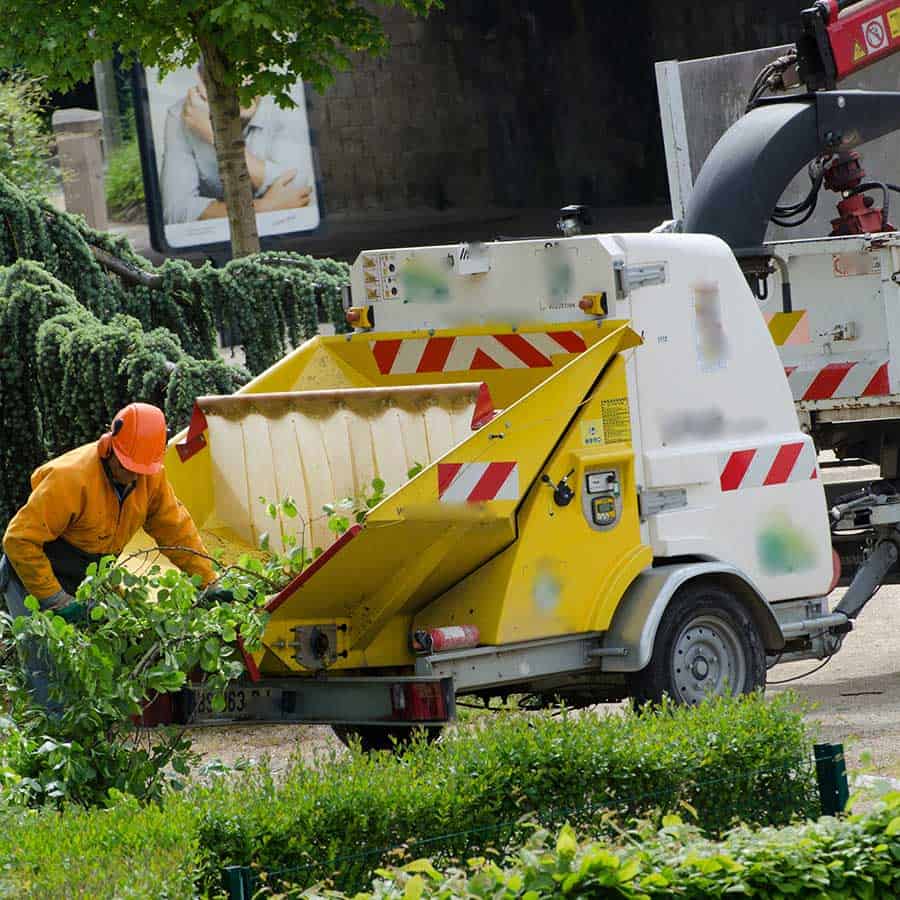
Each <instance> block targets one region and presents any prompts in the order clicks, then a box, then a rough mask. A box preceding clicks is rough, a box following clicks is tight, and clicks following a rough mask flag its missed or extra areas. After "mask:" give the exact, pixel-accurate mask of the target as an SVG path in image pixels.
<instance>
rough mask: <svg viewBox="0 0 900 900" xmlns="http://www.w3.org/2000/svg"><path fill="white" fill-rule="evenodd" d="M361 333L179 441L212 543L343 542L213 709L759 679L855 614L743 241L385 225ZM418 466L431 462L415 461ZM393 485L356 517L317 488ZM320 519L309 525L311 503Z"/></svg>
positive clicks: (235, 399)
mask: <svg viewBox="0 0 900 900" xmlns="http://www.w3.org/2000/svg"><path fill="white" fill-rule="evenodd" d="M347 314H348V319H349V320H350V321H351V322H353V323H354V325H355V328H354V330H353V332H352V333H350V334H346V335H335V336H318V337H315V338H313V339H312V340H310V341H308V342H307V343H305V344H304V345H302V346H301V347H299V348H298V349H297V350H296V351H294V352H293V353H291V354H290V355H288V356H287V357H285V358H284V359H283V360H282V361H281V362H279V363H278V364H277V365H276V366H274V367H273V368H271V369H270V370H268V371H267V372H265V373H263V374H262V375H260V376H259V377H258V378H256V379H255V380H254V381H253V382H251V383H250V384H249V385H248V386H247V387H245V388H244V389H243V390H242V391H240V392H239V393H237V394H235V395H232V396H228V397H202V398H198V400H197V403H196V407H195V410H194V416H193V419H192V422H191V426H190V428H189V429H188V430H187V431H186V432H185V433H183V434H181V435H180V436H178V438H176V439H175V440H174V441H173V443H172V444H171V446H170V447H169V450H168V454H167V458H166V469H167V472H168V475H169V478H170V479H171V481H172V483H173V485H174V487H175V490H176V492H177V494H178V496H179V497H180V499H181V500H182V502H184V503H185V505H186V506H187V507H188V509H189V510H190V511H191V513H192V515H193V516H194V519H195V521H196V522H197V523H198V525H199V526H200V528H201V530H202V532H203V534H204V538H205V540H206V542H207V545H208V547H209V548H210V549H211V550H215V549H219V548H221V549H223V551H224V553H225V559H226V560H234V559H235V558H236V556H237V555H239V554H240V553H242V552H246V551H248V550H252V549H253V548H254V547H256V546H257V544H258V542H259V540H260V537H261V535H262V533H263V532H268V533H269V540H270V541H271V542H272V544H273V545H274V546H278V545H279V541H280V540H281V537H280V536H279V534H278V532H280V530H281V526H280V524H273V522H272V521H271V520H270V519H269V518H267V515H266V510H265V507H264V505H263V504H262V503H261V502H260V500H259V498H261V497H262V498H268V499H269V500H278V499H280V498H283V497H286V496H290V497H291V498H292V499H293V502H294V504H295V505H296V507H297V510H298V516H297V517H296V519H292V520H291V521H290V523H287V522H285V523H283V524H284V525H285V526H286V527H287V525H290V528H291V529H292V530H293V532H294V533H297V532H298V530H299V529H302V532H303V541H304V542H305V543H306V545H308V546H318V547H321V548H322V550H323V552H322V553H321V555H320V556H318V558H317V559H316V560H315V561H314V562H313V563H312V564H311V565H309V566H308V567H307V568H306V569H305V570H304V571H303V572H302V573H301V574H300V575H299V576H298V577H297V578H296V579H295V580H294V581H293V582H292V583H291V584H290V585H289V586H288V587H287V588H285V589H284V590H283V591H282V592H281V593H280V594H278V595H277V596H274V597H272V598H271V599H270V600H269V610H270V612H271V618H270V621H269V624H268V626H267V629H266V632H265V635H264V638H263V646H262V648H261V650H260V651H259V652H257V653H254V654H253V655H252V656H250V655H248V656H247V659H246V662H247V674H246V677H245V678H244V679H243V680H242V681H241V682H240V683H236V684H234V685H233V686H232V688H231V689H230V690H229V693H228V698H227V701H228V702H227V708H226V711H225V712H224V713H221V714H214V713H213V712H212V711H211V709H210V704H209V702H208V698H207V697H206V696H205V695H204V692H203V689H202V688H196V689H191V690H188V691H186V692H185V694H184V696H183V698H182V709H181V710H180V715H181V716H182V717H183V718H185V719H188V718H190V719H191V720H192V721H200V722H213V721H219V722H221V721H280V722H285V721H290V722H326V723H329V724H332V725H333V726H334V727H335V729H336V730H337V731H338V733H339V734H341V735H343V736H346V735H347V734H348V733H351V732H356V733H359V734H360V735H362V737H363V740H364V743H365V744H366V745H368V746H384V745H386V744H387V742H388V738H389V737H390V736H391V735H396V734H398V733H401V734H402V733H409V730H410V727H411V726H414V725H418V726H422V727H425V728H431V729H439V727H440V726H441V725H442V724H444V723H445V722H447V721H449V720H451V719H452V718H453V716H454V703H455V697H456V696H459V695H476V696H480V697H483V698H484V697H492V696H501V697H503V696H507V695H511V694H518V695H527V697H528V700H529V701H530V702H532V703H534V704H540V703H552V702H556V701H557V700H564V701H565V702H566V703H568V704H570V705H573V706H577V705H585V704H589V703H596V702H599V701H606V700H615V699H620V698H622V697H626V696H635V697H638V698H643V699H653V698H657V697H660V696H661V695H662V694H663V693H669V694H671V695H672V696H674V697H676V698H677V699H679V700H681V701H684V702H696V701H698V700H699V699H701V698H702V697H704V696H706V695H707V694H710V693H713V694H717V693H723V692H726V691H749V690H753V689H756V688H758V687H761V686H762V685H764V684H765V679H766V667H767V664H769V665H771V664H772V663H775V662H782V661H787V660H796V659H802V658H807V657H821V656H822V654H823V653H833V652H835V651H836V650H837V649H838V648H839V647H840V645H841V641H842V639H843V635H844V633H845V632H846V631H847V630H849V625H848V619H847V616H846V615H844V614H843V613H842V612H840V611H836V612H829V609H828V604H827V601H826V595H827V594H828V592H829V590H830V588H831V587H832V585H833V583H834V581H835V569H834V559H833V552H832V547H831V539H830V531H829V520H828V514H827V510H826V503H825V495H824V491H823V488H822V483H821V480H820V477H819V471H818V467H817V461H816V453H815V448H814V446H813V443H812V441H811V439H810V438H809V436H808V435H806V434H805V433H803V432H802V431H801V430H800V429H799V427H798V424H797V416H796V412H795V409H794V404H793V399H792V397H791V392H790V389H789V387H788V384H787V382H786V380H785V377H784V371H783V368H782V364H781V361H780V359H779V356H778V353H777V350H776V348H775V346H774V345H773V343H772V341H771V339H770V336H769V332H768V330H767V328H766V323H765V321H764V319H763V317H762V316H761V315H760V313H759V311H758V309H757V308H756V305H755V302H754V301H753V298H752V296H751V294H750V291H749V288H748V286H747V282H746V280H745V279H744V276H743V274H742V272H741V270H740V268H739V266H738V264H737V262H736V260H735V257H734V255H733V254H732V252H731V251H730V250H729V248H728V246H727V245H726V244H724V243H723V242H722V241H721V240H719V239H718V238H715V237H711V236H707V235H690V236H688V235H667V234H659V235H656V234H651V235H647V234H642V235H582V236H574V237H560V238H553V239H541V240H523V241H502V242H497V243H491V244H460V245H448V246H440V247H426V248H415V249H395V250H383V251H373V252H367V253H363V254H362V255H361V256H360V257H359V258H358V259H357V261H356V263H355V265H354V266H353V270H352V300H350V301H349V302H348V309H347ZM410 476H411V477H410ZM375 478H377V479H380V480H382V481H384V482H385V484H386V491H385V496H384V498H383V499H382V500H381V501H380V502H379V503H378V504H377V505H375V506H374V508H372V509H371V510H370V511H369V513H368V515H367V517H366V518H365V521H364V522H363V523H362V524H354V525H353V527H351V528H350V529H349V530H348V531H347V532H346V533H345V534H343V535H342V536H340V537H339V538H338V539H337V540H331V539H332V538H333V534H331V533H330V532H329V530H328V516H327V514H325V513H323V507H325V506H327V505H328V504H330V503H333V502H335V501H339V500H340V499H341V498H343V497H358V496H360V495H362V494H364V493H365V491H366V488H367V486H368V485H370V484H371V482H372V480H373V479H375ZM298 523H301V524H298Z"/></svg>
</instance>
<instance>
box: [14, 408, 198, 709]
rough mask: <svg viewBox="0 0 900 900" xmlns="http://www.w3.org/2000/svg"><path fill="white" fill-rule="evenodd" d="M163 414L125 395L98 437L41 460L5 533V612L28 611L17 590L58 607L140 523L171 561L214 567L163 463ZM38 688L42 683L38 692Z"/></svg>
mask: <svg viewBox="0 0 900 900" xmlns="http://www.w3.org/2000/svg"><path fill="white" fill-rule="evenodd" d="M165 449H166V420H165V416H164V415H163V413H162V410H160V409H158V408H157V407H155V406H151V405H150V404H148V403H132V404H130V405H129V406H126V407H125V408H124V409H123V410H121V411H120V412H119V413H118V414H117V415H116V417H115V418H114V419H113V422H112V425H111V426H110V430H109V431H108V432H107V433H106V434H104V435H103V436H102V437H101V438H100V439H99V440H98V441H95V442H93V443H90V444H85V445H84V446H82V447H77V448H76V449H74V450H70V451H69V452H68V453H64V454H63V455H62V456H59V457H57V458H56V459H53V460H51V461H50V462H48V463H45V464H44V465H43V466H41V467H40V468H38V469H36V470H35V472H34V474H33V475H32V476H31V496H30V497H29V498H28V502H27V503H26V504H25V505H24V506H23V507H22V508H21V509H20V510H19V511H18V512H17V513H16V515H15V516H14V517H13V519H12V521H11V522H10V523H9V527H8V528H7V529H6V534H5V536H4V538H3V550H4V551H5V555H4V557H3V558H2V560H0V594H3V595H4V596H5V598H6V604H7V608H8V609H9V612H10V614H11V615H13V616H14V617H15V616H18V615H28V614H29V613H28V609H27V608H26V606H25V598H26V597H27V596H28V595H29V594H31V595H32V596H34V597H35V598H36V599H37V600H38V602H39V604H40V607H41V609H44V610H46V609H54V610H63V609H65V607H67V606H69V605H70V604H72V602H73V599H74V594H75V592H76V591H77V590H78V585H79V584H81V582H82V580H83V579H84V577H85V573H86V570H87V568H88V566H89V565H90V564H91V563H93V562H97V561H99V560H100V559H101V558H102V557H104V556H118V555H119V554H120V553H121V552H122V550H123V549H124V548H125V547H126V546H127V544H128V543H129V541H130V540H131V539H132V537H134V535H135V534H136V533H137V531H138V530H139V529H141V528H144V529H145V530H146V531H147V532H148V533H149V534H150V536H151V537H152V538H153V539H154V540H155V541H156V542H157V544H159V545H160V546H162V547H176V548H180V549H174V550H172V549H167V550H165V554H166V556H168V558H169V559H170V560H171V561H172V562H173V563H174V564H175V565H177V566H178V567H179V568H181V569H183V570H184V571H186V572H188V573H190V574H191V575H199V576H200V580H201V584H202V585H203V586H206V585H208V584H209V583H210V582H212V581H213V580H214V579H215V577H216V575H215V571H214V570H213V568H212V566H211V564H210V561H209V559H208V557H207V555H206V549H205V548H204V546H203V541H202V540H201V538H200V535H199V533H198V532H197V527H196V526H195V525H194V522H193V520H192V519H191V516H190V514H189V513H188V511H187V510H186V509H185V508H184V506H183V505H182V504H181V503H180V502H179V500H178V499H177V497H176V496H175V492H174V491H173V490H172V486H171V485H170V484H169V481H168V479H167V478H166V473H165V471H164V470H163V464H162V460H163V454H164V453H165ZM36 693H38V694H43V693H45V691H44V690H38V691H36Z"/></svg>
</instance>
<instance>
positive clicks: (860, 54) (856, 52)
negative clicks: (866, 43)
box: [853, 41, 866, 62]
mask: <svg viewBox="0 0 900 900" xmlns="http://www.w3.org/2000/svg"><path fill="white" fill-rule="evenodd" d="M865 58H866V51H865V50H863V45H862V44H861V43H860V42H859V41H854V42H853V62H859V61H860V60H861V59H865Z"/></svg>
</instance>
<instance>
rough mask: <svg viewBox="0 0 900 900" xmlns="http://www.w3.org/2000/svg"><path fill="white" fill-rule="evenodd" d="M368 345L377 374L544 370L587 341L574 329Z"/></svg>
mask: <svg viewBox="0 0 900 900" xmlns="http://www.w3.org/2000/svg"><path fill="white" fill-rule="evenodd" d="M371 347H372V355H373V356H374V357H375V364H376V365H377V366H378V371H379V372H381V374H382V375H413V374H416V373H420V372H469V371H472V370H479V369H481V370H483V369H539V368H545V367H548V366H552V365H553V360H552V359H551V357H552V356H556V355H558V354H560V353H572V354H574V353H584V351H585V350H586V349H587V344H586V343H585V340H584V338H583V337H582V336H581V335H580V334H579V333H578V332H577V331H534V332H529V333H517V334H481V335H478V334H466V335H459V336H457V337H432V338H409V339H401V338H397V339H394V340H383V341H372V343H371Z"/></svg>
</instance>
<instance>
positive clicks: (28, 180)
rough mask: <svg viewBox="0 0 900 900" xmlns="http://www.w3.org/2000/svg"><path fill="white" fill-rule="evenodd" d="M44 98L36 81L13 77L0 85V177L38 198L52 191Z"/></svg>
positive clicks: (45, 100)
mask: <svg viewBox="0 0 900 900" xmlns="http://www.w3.org/2000/svg"><path fill="white" fill-rule="evenodd" d="M46 102H47V96H46V94H45V93H44V89H43V87H42V86H41V82H40V81H39V80H38V79H36V78H28V77H26V76H23V75H12V76H9V77H7V78H6V79H5V80H3V81H0V175H4V176H6V177H7V178H9V179H10V180H11V181H14V182H15V183H16V184H17V185H19V187H21V188H23V189H24V190H26V191H30V192H32V193H35V194H39V195H41V196H46V195H47V194H49V193H50V191H52V190H53V188H54V186H55V184H56V179H55V177H54V175H53V172H52V170H51V169H50V164H49V161H50V156H51V154H52V152H53V136H52V135H51V134H50V133H49V132H48V131H47V125H46V123H45V121H44V119H43V116H42V112H43V108H44V106H45V104H46Z"/></svg>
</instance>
